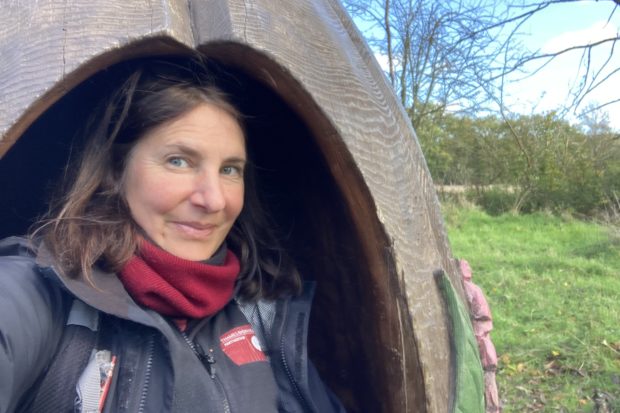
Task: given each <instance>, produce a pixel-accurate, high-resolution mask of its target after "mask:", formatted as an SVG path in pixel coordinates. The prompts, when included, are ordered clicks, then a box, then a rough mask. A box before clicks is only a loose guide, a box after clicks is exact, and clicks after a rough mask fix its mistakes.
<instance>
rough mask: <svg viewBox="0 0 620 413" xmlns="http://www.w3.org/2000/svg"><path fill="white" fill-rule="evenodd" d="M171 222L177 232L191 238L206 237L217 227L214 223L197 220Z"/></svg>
mask: <svg viewBox="0 0 620 413" xmlns="http://www.w3.org/2000/svg"><path fill="white" fill-rule="evenodd" d="M171 224H172V225H174V227H175V228H176V229H177V230H178V231H179V232H181V233H183V234H185V235H187V236H189V237H193V238H206V237H208V236H210V235H211V234H212V233H213V231H214V230H215V228H217V225H215V224H201V223H199V222H187V221H173V222H171Z"/></svg>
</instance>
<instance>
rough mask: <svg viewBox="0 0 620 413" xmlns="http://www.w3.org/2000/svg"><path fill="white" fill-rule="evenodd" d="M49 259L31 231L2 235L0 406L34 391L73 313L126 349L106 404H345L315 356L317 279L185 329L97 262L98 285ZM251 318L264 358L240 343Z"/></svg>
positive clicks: (329, 408)
mask: <svg viewBox="0 0 620 413" xmlns="http://www.w3.org/2000/svg"><path fill="white" fill-rule="evenodd" d="M51 262H52V261H51V259H50V258H49V257H46V256H45V253H44V252H39V254H38V255H37V256H34V254H33V253H32V251H31V250H30V249H29V248H28V244H27V241H25V240H24V239H20V238H8V239H6V240H3V241H0V372H2V373H1V374H0V413H4V412H13V411H15V409H16V408H17V406H18V404H19V403H20V401H21V402H23V400H24V399H28V397H29V394H28V393H29V390H30V391H31V389H32V388H33V386H34V387H36V381H37V379H38V378H39V377H40V376H41V375H42V374H44V373H45V371H46V369H47V367H48V366H49V364H50V362H51V361H52V360H53V358H54V354H55V350H56V349H57V347H58V344H59V342H60V339H61V336H62V332H63V329H64V327H65V326H66V325H67V322H68V320H69V322H70V323H78V324H83V325H85V326H87V327H89V328H94V329H99V328H101V329H102V330H101V331H102V335H104V338H105V340H104V342H105V346H106V347H107V348H109V349H111V350H112V351H113V352H114V354H117V355H118V356H119V363H118V365H119V367H118V370H117V372H116V373H115V375H114V380H113V381H112V382H113V385H112V387H111V390H110V393H109V395H108V396H107V398H106V403H105V410H104V411H106V412H107V411H109V412H132V413H133V412H140V411H143V412H175V413H177V412H178V413H181V412H193V411H209V412H212V411H221V412H233V413H234V412H243V413H246V412H266V411H267V410H265V409H267V407H266V406H274V405H276V404H277V406H278V409H277V410H278V411H279V412H304V413H305V412H316V413H324V412H325V413H329V412H344V409H343V408H342V406H341V405H340V403H339V402H338V401H337V399H336V398H335V397H334V396H333V394H332V393H331V392H330V391H329V389H327V388H326V387H325V386H324V385H323V383H322V382H321V380H320V378H319V376H318V373H317V372H316V370H315V369H314V367H313V365H312V363H311V362H310V361H309V359H308V355H307V348H306V338H307V337H306V336H307V328H308V319H309V311H310V302H311V298H312V290H313V288H312V286H311V285H310V284H307V285H306V286H305V289H304V293H303V294H302V295H301V296H300V297H295V298H292V299H282V300H276V301H265V300H261V301H259V302H257V303H241V302H237V301H231V302H230V303H229V304H228V305H227V306H226V307H225V308H224V309H223V310H222V311H220V312H219V313H218V314H217V315H215V316H213V317H211V318H210V319H205V320H203V321H200V322H198V323H197V325H195V326H193V328H191V329H190V332H189V333H188V334H182V333H180V332H179V330H178V329H177V328H175V327H174V326H173V325H172V324H171V323H170V321H169V320H166V319H165V318H163V317H162V316H160V315H159V314H158V313H156V312H155V311H152V310H149V309H144V308H142V307H140V306H138V305H137V304H136V303H135V302H134V301H133V300H132V299H131V297H130V296H129V295H128V294H127V292H126V291H125V289H124V288H123V286H122V284H121V283H120V281H119V280H118V278H117V277H116V276H115V275H114V274H109V273H105V272H103V271H100V270H98V269H94V270H93V281H94V283H95V286H96V288H93V287H92V286H90V285H88V284H87V283H85V282H83V281H82V280H77V279H67V278H65V277H59V276H58V274H57V272H56V271H55V270H54V268H53V266H52V265H51ZM75 303H78V304H77V305H76V304H75ZM84 304H85V305H84ZM70 315H71V316H70ZM76 320H77V321H76ZM80 320H82V321H80ZM248 324H249V325H251V328H252V330H253V331H254V332H255V334H256V336H258V338H259V341H260V344H257V346H256V348H258V349H261V348H262V350H265V351H264V354H265V355H266V358H263V357H265V356H263V355H262V354H263V353H261V352H260V351H259V352H255V351H254V349H252V348H251V347H247V346H246V347H243V346H241V347H239V343H238V342H237V341H238V340H239V337H240V336H242V335H243V334H245V333H247V330H246V327H249V326H248ZM222 337H226V338H225V339H222V340H228V341H227V343H231V347H230V348H226V346H225V344H226V343H224V342H223V341H222V342H220V340H219V339H220V338H222ZM214 340H216V341H218V342H217V343H216V342H214ZM264 347H266V349H265V348H264ZM204 349H207V352H209V351H210V354H205V350H204ZM239 351H240V352H239ZM231 354H233V355H232V356H231ZM206 356H209V359H208V360H207V357H206ZM248 357H250V358H248ZM251 357H258V358H257V359H251ZM274 410H275V409H274Z"/></svg>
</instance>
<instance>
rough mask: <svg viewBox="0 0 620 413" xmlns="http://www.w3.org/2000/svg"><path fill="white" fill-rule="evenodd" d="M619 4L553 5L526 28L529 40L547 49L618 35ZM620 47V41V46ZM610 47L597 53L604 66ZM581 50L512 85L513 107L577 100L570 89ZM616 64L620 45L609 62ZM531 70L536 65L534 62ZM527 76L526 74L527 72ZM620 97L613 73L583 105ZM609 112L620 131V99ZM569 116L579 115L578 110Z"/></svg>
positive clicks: (548, 106) (531, 108)
mask: <svg viewBox="0 0 620 413" xmlns="http://www.w3.org/2000/svg"><path fill="white" fill-rule="evenodd" d="M613 7H614V3H613V2H612V1H611V0H607V1H598V2H595V1H580V2H571V3H564V4H558V5H553V6H551V7H549V8H548V9H546V10H544V11H541V12H539V13H538V14H537V15H536V16H535V17H534V18H532V19H531V21H530V22H529V23H528V24H526V25H525V26H524V28H523V30H522V31H523V32H524V34H525V36H524V37H523V41H524V44H525V45H526V46H527V47H528V48H530V49H532V50H537V49H540V50H541V51H542V52H544V53H552V52H554V51H558V50H563V49H566V48H567V47H571V46H575V45H582V44H587V43H592V42H596V41H598V40H602V39H604V38H609V37H613V36H617V35H618V32H619V31H620V7H618V8H617V9H616V11H615V13H614V15H613V16H612V18H611V20H609V21H608V19H609V16H610V13H611V11H612V10H613ZM618 48H619V49H620V44H619V45H618ZM610 51H611V49H610V47H609V46H607V45H605V46H598V47H597V48H596V49H595V53H593V55H592V62H593V63H594V64H595V65H600V64H601V63H602V62H604V60H605V59H607V58H609V57H610V54H611V53H610ZM581 57H582V52H581V51H575V52H570V53H568V54H566V55H564V56H561V57H559V58H557V59H555V60H554V61H553V62H551V63H550V64H548V65H547V66H546V67H545V68H543V69H542V70H541V71H540V72H539V73H537V74H535V75H532V76H531V77H529V78H525V79H523V78H522V79H518V80H517V79H513V82H512V83H511V84H510V85H509V86H508V92H509V94H510V98H509V102H510V106H511V109H512V110H513V111H515V112H520V113H532V112H535V113H538V112H545V111H549V110H553V109H556V108H557V107H558V106H560V105H561V104H563V103H565V102H568V101H570V100H571V97H570V95H569V91H570V88H571V86H572V85H574V84H575V82H576V81H577V80H578V77H577V76H576V75H577V73H578V67H579V62H580V60H581ZM609 67H610V68H612V69H613V68H616V69H618V68H620V50H617V51H616V52H615V53H614V54H613V56H612V57H611V60H610V62H609ZM529 68H530V69H531V70H533V69H535V66H534V65H530V66H529ZM521 77H522V76H521ZM618 98H620V73H617V74H616V75H615V76H612V77H610V78H609V79H607V80H606V81H605V83H603V84H602V86H601V87H600V88H598V90H596V91H595V92H593V93H592V94H591V95H590V96H588V97H587V98H586V100H585V101H584V104H582V105H581V107H585V106H586V105H587V104H588V103H590V104H601V103H604V102H609V101H611V100H614V99H618ZM603 110H604V111H606V112H607V113H608V115H609V120H610V124H611V125H612V126H613V127H614V128H615V129H618V130H620V102H619V103H615V104H613V105H610V106H607V107H605V108H604V109H603ZM569 119H572V120H575V121H576V120H577V119H576V115H575V114H569Z"/></svg>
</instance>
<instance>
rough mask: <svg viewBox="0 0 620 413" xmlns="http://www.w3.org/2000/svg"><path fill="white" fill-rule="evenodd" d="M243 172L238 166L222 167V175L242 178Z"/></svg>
mask: <svg viewBox="0 0 620 413" xmlns="http://www.w3.org/2000/svg"><path fill="white" fill-rule="evenodd" d="M242 172H243V171H242V170H241V168H239V167H238V166H224V167H222V174H223V175H229V176H241V175H242Z"/></svg>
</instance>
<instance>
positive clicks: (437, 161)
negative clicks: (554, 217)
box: [416, 113, 620, 216]
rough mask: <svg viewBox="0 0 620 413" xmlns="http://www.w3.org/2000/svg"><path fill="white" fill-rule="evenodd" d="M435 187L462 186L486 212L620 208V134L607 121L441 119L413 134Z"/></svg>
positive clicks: (590, 212)
mask: <svg viewBox="0 0 620 413" xmlns="http://www.w3.org/2000/svg"><path fill="white" fill-rule="evenodd" d="M416 132H417V134H418V138H419V140H420V144H421V146H422V149H423V151H424V154H425V157H426V161H427V163H428V167H429V169H430V171H431V174H432V176H433V179H434V181H435V183H436V184H437V185H464V186H466V187H467V188H468V190H467V191H465V194H466V196H467V197H468V198H469V199H470V200H472V201H473V202H475V203H477V204H479V205H481V206H482V207H483V208H484V209H486V210H487V211H488V212H490V213H501V212H505V211H509V210H513V211H517V212H532V211H538V210H551V211H556V212H569V213H575V214H579V215H587V216H592V215H597V214H600V213H606V212H607V213H609V212H610V211H613V212H614V213H617V212H619V210H620V201H619V198H620V134H619V133H618V132H616V131H614V130H612V129H611V128H610V127H609V122H608V121H607V119H606V117H604V116H603V117H600V116H599V118H597V117H596V116H591V117H589V118H587V119H586V120H585V121H584V122H583V123H582V124H579V125H571V124H569V123H568V122H567V121H566V120H563V119H560V118H559V117H558V116H556V115H555V113H548V114H545V115H530V116H517V117H513V118H511V119H501V118H498V117H495V116H489V117H484V118H470V117H466V116H458V115H451V114H443V115H442V116H441V117H437V118H436V119H431V118H429V119H425V120H424V121H423V122H421V124H420V125H419V127H418V128H417V130H416Z"/></svg>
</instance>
